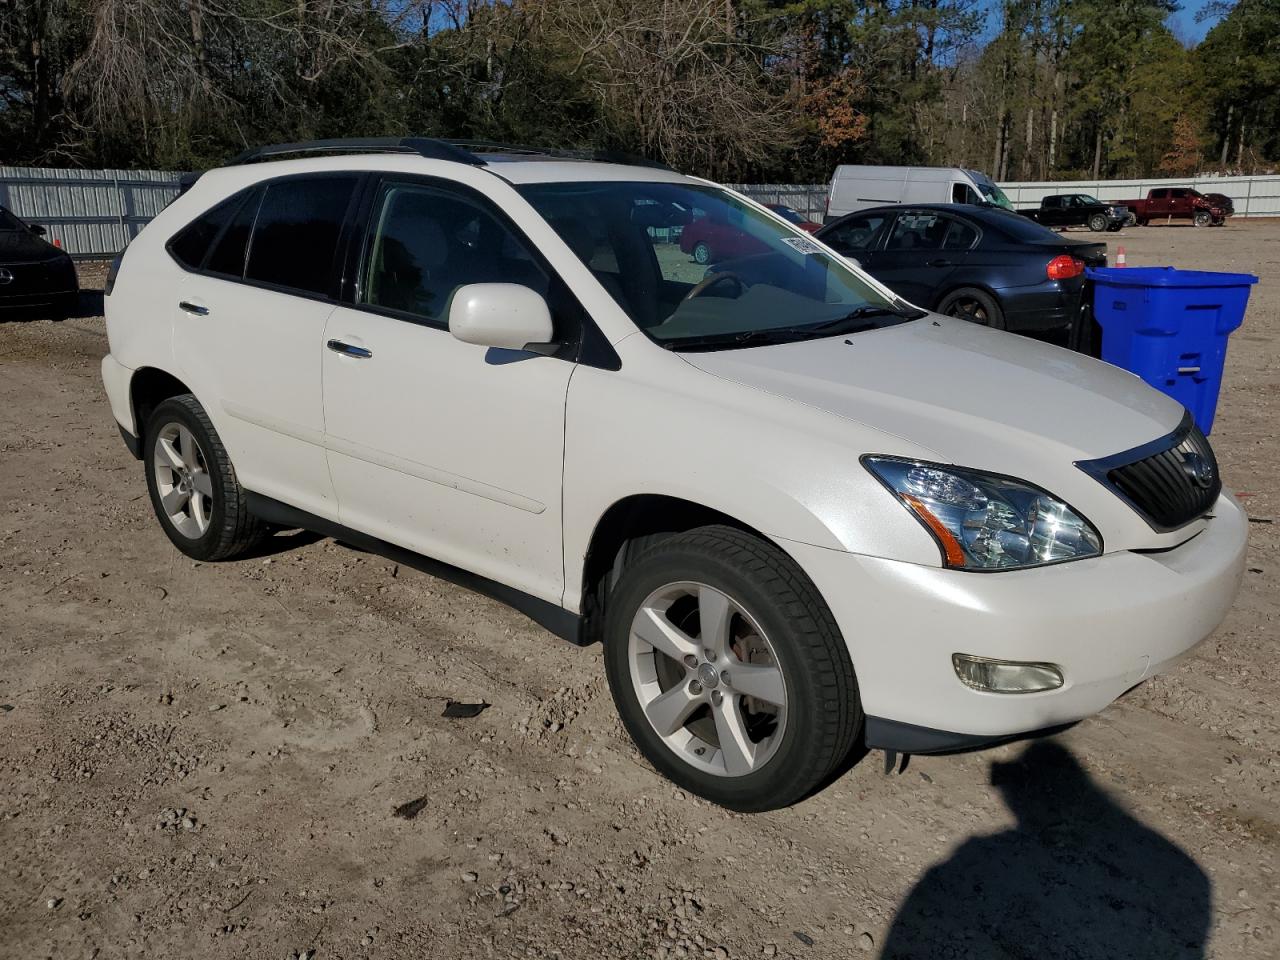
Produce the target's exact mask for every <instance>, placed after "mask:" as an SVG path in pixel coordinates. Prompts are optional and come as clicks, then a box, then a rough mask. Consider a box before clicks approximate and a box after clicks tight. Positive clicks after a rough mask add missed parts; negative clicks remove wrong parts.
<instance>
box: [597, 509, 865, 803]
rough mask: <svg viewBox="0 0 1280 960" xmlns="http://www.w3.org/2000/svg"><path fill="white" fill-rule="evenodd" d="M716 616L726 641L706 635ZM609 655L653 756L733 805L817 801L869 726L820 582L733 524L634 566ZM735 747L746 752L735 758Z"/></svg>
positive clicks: (696, 789)
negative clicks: (815, 794)
mask: <svg viewBox="0 0 1280 960" xmlns="http://www.w3.org/2000/svg"><path fill="white" fill-rule="evenodd" d="M705 610H719V611H720V612H721V613H723V614H724V617H723V619H722V620H721V621H720V622H722V623H724V624H725V625H726V629H725V631H724V634H723V636H725V637H727V640H726V641H725V642H721V643H717V642H715V641H711V640H708V639H704V637H703V635H702V630H701V626H700V622H701V619H702V617H703V611H705ZM686 631H687V632H686ZM646 638H657V642H658V644H659V645H661V646H662V647H664V648H665V649H666V650H668V651H670V652H671V653H675V654H678V657H673V656H670V655H668V654H667V653H663V652H662V651H661V650H660V649H659V646H658V645H654V644H652V643H650V642H648V639H646ZM709 652H710V653H711V654H712V656H710V657H708V653H709ZM744 655H745V656H746V657H747V659H746V660H745V661H744V660H743V659H742V658H743V656H744ZM604 660H605V670H606V674H607V676H608V679H609V689H610V691H611V692H612V694H613V699H614V703H615V704H617V707H618V713H619V714H620V716H621V718H622V722H623V725H624V726H625V727H626V729H627V732H628V733H629V734H630V735H631V738H632V740H633V741H634V742H635V744H636V746H637V747H638V748H639V749H640V752H641V753H643V754H644V756H645V757H646V759H648V761H649V762H650V763H651V764H652V765H653V766H654V768H656V769H657V770H658V772H659V773H661V774H663V775H664V776H666V777H667V778H668V779H670V780H672V781H673V782H675V783H676V784H678V785H679V786H681V787H683V788H684V789H686V790H688V791H690V792H691V793H695V794H697V795H698V796H700V797H704V798H706V799H707V800H710V801H712V802H713V803H718V804H720V805H721V806H724V807H728V808H729V809H731V810H738V811H742V812H752V811H760V810H772V809H776V808H778V807H784V806H787V805H789V804H791V803H794V802H796V801H797V800H800V799H802V798H803V797H805V796H807V795H808V794H809V793H810V792H811V791H813V790H814V789H815V788H816V787H818V786H819V785H820V784H822V783H823V781H824V778H826V777H827V776H828V775H829V774H830V773H831V772H832V770H834V769H835V768H836V766H837V765H838V764H840V763H841V762H843V761H844V760H845V758H846V757H848V756H849V755H850V751H851V750H852V749H853V747H854V745H855V742H856V739H857V737H858V735H859V732H860V730H861V727H862V708H861V701H860V700H859V698H858V687H857V682H856V680H855V679H854V673H853V665H852V663H851V662H850V660H849V653H848V650H847V649H846V648H845V645H844V640H843V639H842V637H841V636H840V631H839V629H838V628H837V626H836V624H835V621H834V619H833V618H832V616H831V611H830V610H829V609H828V608H827V605H826V603H825V602H824V601H823V599H822V597H821V596H820V595H819V593H818V591H817V588H815V587H814V586H813V584H812V583H811V582H810V581H809V578H808V577H806V576H805V575H804V573H803V571H801V570H800V568H799V567H798V566H797V565H796V564H795V562H794V561H792V560H791V558H790V557H788V556H787V555H786V554H784V553H783V552H782V551H781V550H779V549H778V548H777V547H776V546H774V545H773V544H771V543H768V542H766V541H763V540H760V539H759V538H757V537H754V536H751V535H750V534H746V533H743V532H742V531H740V530H736V529H734V528H732V527H724V526H708V527H699V528H697V529H695V530H691V531H689V532H687V533H680V534H675V535H673V536H670V537H667V538H666V539H663V540H660V541H658V542H657V543H655V544H653V545H652V546H649V547H648V548H647V549H644V550H642V551H641V552H640V553H639V554H638V555H637V556H636V558H635V561H634V562H633V563H631V564H630V565H628V566H627V567H625V568H624V569H623V571H622V574H621V576H620V577H619V579H618V582H617V584H616V585H615V587H614V588H613V590H612V591H611V593H610V595H609V599H608V603H607V607H606V611H605V637H604ZM748 664H749V665H750V666H748ZM747 671H751V673H750V674H747ZM735 673H736V678H735ZM747 675H749V676H751V677H752V682H751V683H750V684H748V683H747V681H746V680H745V679H744V676H747ZM737 684H742V687H748V686H750V687H751V689H752V690H753V695H746V694H744V693H742V692H741V690H742V687H739V686H737ZM757 695H758V696H757ZM778 700H782V701H783V702H782V703H781V704H779V703H778V702H777V701H778ZM673 704H674V705H675V706H676V707H679V709H674V710H672V711H669V712H664V707H666V706H671V705H673ZM646 708H647V711H648V712H646ZM650 716H656V717H657V718H659V719H658V720H651V719H650ZM659 721H661V726H662V728H663V731H664V732H663V733H660V732H659ZM722 731H723V735H722ZM724 742H728V743H737V744H740V745H741V746H740V748H739V749H733V750H722V749H720V744H721V743H724Z"/></svg>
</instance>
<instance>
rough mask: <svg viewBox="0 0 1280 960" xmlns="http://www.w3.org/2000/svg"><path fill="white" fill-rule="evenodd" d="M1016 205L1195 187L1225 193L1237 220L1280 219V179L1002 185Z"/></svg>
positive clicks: (1140, 195)
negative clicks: (1059, 196)
mask: <svg viewBox="0 0 1280 960" xmlns="http://www.w3.org/2000/svg"><path fill="white" fill-rule="evenodd" d="M1000 187H1001V189H1003V190H1004V192H1005V193H1007V194H1008V195H1009V199H1010V200H1011V201H1013V205H1014V206H1015V207H1017V206H1035V205H1037V204H1039V202H1040V198H1041V197H1043V196H1046V195H1048V194H1051V193H1090V194H1093V195H1094V196H1095V197H1097V198H1098V199H1099V200H1107V201H1110V200H1137V199H1141V198H1143V197H1145V196H1146V195H1147V191H1148V190H1150V189H1151V188H1152V187H1194V188H1195V189H1197V190H1199V191H1200V192H1201V193H1223V194H1226V195H1227V196H1228V197H1230V198H1231V200H1232V202H1233V203H1234V204H1235V208H1236V213H1235V215H1236V216H1237V217H1280V176H1266V177H1193V178H1191V179H1182V180H1067V181H1059V182H1057V183H1047V182H1043V181H1028V182H1024V183H1002V184H1000Z"/></svg>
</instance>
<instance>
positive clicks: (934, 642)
mask: <svg viewBox="0 0 1280 960" xmlns="http://www.w3.org/2000/svg"><path fill="white" fill-rule="evenodd" d="M312 151H317V152H322V153H323V154H324V155H321V156H312V157H303V158H301V159H293V160H283V161H280V160H277V161H272V162H266V163H261V162H250V161H256V160H261V159H263V158H265V157H269V156H273V155H281V154H284V153H286V152H287V153H293V154H298V153H308V152H312ZM697 217H710V218H713V219H715V220H716V221H719V222H720V225H721V227H722V228H726V229H733V230H736V231H738V232H739V233H740V234H741V235H742V244H740V246H739V250H740V252H741V251H745V253H743V254H742V255H740V256H739V257H737V258H736V259H734V260H732V261H728V262H721V263H717V264H713V265H712V266H711V267H710V268H706V267H703V266H699V265H697V264H695V263H692V262H691V261H690V260H689V258H688V257H687V256H685V255H682V254H681V253H680V247H679V234H680V230H681V228H682V226H683V225H685V224H687V223H689V222H691V220H692V219H694V218H697ZM112 279H113V284H109V286H110V289H109V291H108V292H109V296H108V297H107V329H108V332H109V335H110V344H111V353H110V355H109V356H107V357H106V359H105V360H104V361H103V364H102V375H103V380H104V382H105V384H106V389H107V394H108V396H109V397H110V401H111V407H112V411H113V412H114V415H115V418H116V419H117V420H118V421H119V424H120V429H121V432H122V434H123V436H124V438H125V441H126V442H127V443H128V445H129V447H130V449H131V450H132V451H133V453H134V454H135V455H136V456H138V457H140V458H141V459H142V461H143V463H144V466H145V471H146V477H147V484H148V487H149V489H150V492H151V499H152V502H153V504H154V506H155V510H156V514H157V516H158V517H159V519H160V524H161V526H162V527H163V528H164V530H165V532H166V533H167V534H168V536H169V538H170V539H171V540H172V541H173V543H174V544H175V545H176V546H177V547H178V549H179V550H181V551H183V552H184V553H186V554H187V555H189V556H192V557H196V558H200V559H205V560H215V559H226V558H232V557H235V556H236V555H238V554H240V553H242V552H243V551H245V550H246V549H247V548H249V547H250V545H251V544H253V542H254V541H255V540H256V539H257V538H258V537H260V536H262V535H263V534H264V533H266V532H267V531H268V530H269V529H270V527H272V526H275V527H307V528H311V529H314V530H317V531H320V532H322V533H326V534H331V535H334V536H337V537H341V538H342V539H343V540H345V541H347V542H351V543H356V544H360V545H363V546H366V547H369V548H371V549H374V550H380V551H383V552H386V553H389V554H392V555H396V556H401V557H412V558H413V559H414V560H415V562H418V563H419V564H421V565H422V566H423V567H424V568H427V569H432V570H434V571H436V572H440V573H442V574H443V575H445V576H451V577H453V578H455V579H458V580H460V581H462V582H466V583H467V584H469V585H470V586H473V587H475V588H476V589H480V590H484V591H487V592H489V593H492V594H493V595H495V596H498V597H500V598H501V599H503V600H505V601H507V602H509V603H511V604H513V605H514V606H516V607H518V608H519V609H521V610H523V611H525V612H526V613H527V614H528V615H529V616H531V617H532V618H533V619H535V620H536V621H538V622H539V623H541V624H543V625H544V626H546V627H547V628H548V629H550V630H551V631H553V632H554V633H557V634H559V635H561V636H563V637H565V638H567V639H570V640H572V641H573V642H575V643H589V642H592V641H595V640H602V641H603V643H604V659H605V664H606V670H607V673H608V679H609V684H610V688H611V690H612V692H613V696H614V698H615V700H616V702H617V706H618V710H619V711H620V713H621V715H622V719H623V720H624V722H625V724H626V726H627V729H628V730H629V732H630V734H631V736H632V737H633V738H634V739H635V742H636V744H637V745H638V746H639V747H640V749H641V750H642V751H643V752H644V754H645V755H646V756H647V757H648V759H649V760H650V761H651V762H652V763H653V764H654V766H655V767H657V768H658V769H659V770H660V771H661V772H662V773H664V774H666V775H667V776H668V777H670V778H671V779H672V780H674V781H676V782H677V783H679V784H680V785H682V786H683V787H686V788H688V789H690V790H692V791H694V792H695V793H698V794H700V795H702V796H704V797H707V798H709V799H711V800H714V801H716V802H718V803H721V804H724V805H725V806H728V807H732V808H734V809H738V810H760V809H766V808H770V807H775V806H779V805H782V804H787V803H790V802H793V801H795V800H796V799H798V798H800V797H803V796H805V795H806V794H807V793H809V792H811V791H813V790H814V789H815V788H816V787H818V786H820V785H821V784H822V783H823V782H824V781H825V780H826V779H827V778H829V777H830V775H831V774H832V773H833V771H836V770H837V769H838V768H839V765H840V764H841V763H842V762H843V761H845V760H846V758H848V757H849V756H850V755H851V752H852V751H853V750H854V749H855V748H856V747H858V746H860V745H862V744H865V745H866V746H868V747H879V748H885V749H889V750H901V751H907V752H929V751H943V750H951V749H956V748H961V747H967V746H971V745H976V744H980V743H983V742H988V741H992V740H996V739H1000V738H1007V737H1010V736H1012V735H1016V734H1020V733H1024V732H1029V731H1035V730H1041V729H1044V728H1048V727H1052V726H1055V725H1060V724H1065V723H1069V722H1071V721H1075V720H1078V719H1080V718H1082V717H1085V716H1087V715H1089V714H1092V713H1094V712H1096V711H1098V710H1100V709H1102V708H1103V707H1105V706H1106V705H1107V704H1109V703H1110V702H1111V701H1112V700H1114V699H1115V698H1116V697H1118V696H1119V695H1120V694H1122V693H1123V692H1124V691H1125V690H1127V689H1129V688H1130V687H1132V686H1134V685H1135V684H1137V683H1138V682H1139V681H1141V680H1143V679H1144V678H1146V677H1150V676H1151V675H1153V674H1154V673H1155V672H1157V671H1158V670H1160V669H1162V668H1164V667H1166V666H1167V665H1168V664H1169V663H1170V662H1171V661H1173V660H1174V659H1175V658H1177V657H1178V656H1180V655H1181V654H1183V653H1185V652H1186V651H1187V650H1189V649H1190V648H1191V647H1192V646H1194V645H1195V644H1196V643H1197V642H1198V641H1200V640H1201V639H1202V638H1204V637H1205V636H1207V635H1208V634H1209V633H1210V632H1211V631H1213V629H1214V628H1215V627H1216V626H1217V624H1218V623H1219V622H1220V621H1221V620H1222V618H1223V616H1224V615H1225V613H1226V611H1227V609H1228V607H1229V606H1230V604H1231V602H1232V599H1233V597H1234V595H1235V592H1236V589H1237V586H1238V583H1239V580H1240V575H1241V570H1242V566H1243V562H1244V551H1245V538H1246V519H1245V517H1244V515H1243V513H1242V511H1241V509H1240V507H1239V506H1238V505H1237V504H1236V502H1235V501H1234V500H1233V499H1232V498H1231V497H1230V496H1228V495H1226V494H1224V493H1222V492H1221V483H1220V481H1219V479H1218V475H1217V466H1216V463H1215V462H1214V458H1213V453H1212V451H1211V450H1210V448H1209V445H1208V443H1207V442H1206V441H1205V439H1204V437H1203V436H1202V435H1201V433H1200V432H1199V431H1198V430H1197V429H1196V428H1195V426H1194V424H1193V423H1192V421H1191V420H1190V418H1189V417H1188V416H1187V414H1186V412H1185V411H1184V410H1183V408H1182V407H1181V406H1179V405H1178V404H1177V403H1175V402H1174V401H1173V400H1170V399H1169V398H1168V397H1166V396H1164V395H1163V394H1160V393H1157V392H1156V391H1155V390H1152V389H1149V388H1148V387H1146V386H1144V385H1143V384H1142V382H1141V381H1139V380H1138V379H1137V378H1135V377H1133V376H1131V375H1129V374H1128V373H1125V372H1124V371H1122V370H1119V369H1117V368H1115V367H1112V366H1108V365H1106V364H1103V363H1099V362H1097V361H1094V360H1091V359H1088V358H1087V357H1083V356H1079V355H1077V354H1073V353H1069V352H1067V351H1065V350H1061V349H1057V348H1054V347H1050V346H1046V345H1044V344H1040V343H1035V342H1032V341H1029V340H1025V339H1021V338H1019V337H1016V336H1012V335H1009V334H1005V333H1000V332H996V331H992V330H988V329H985V328H981V327H978V326H974V325H972V324H968V323H965V322H964V321H962V320H955V319H951V318H948V317H942V316H937V315H934V314H928V313H925V312H924V311H921V310H918V309H916V308H914V307H912V306H911V305H909V304H907V303H905V302H904V301H902V300H901V299H900V298H898V297H896V296H895V295H894V294H892V293H891V292H890V291H889V290H888V289H886V288H885V287H884V286H883V285H881V284H879V283H877V282H876V281H875V280H873V279H871V278H870V277H868V276H867V275H866V274H864V273H862V272H861V271H859V270H858V269H857V268H856V267H855V266H854V265H852V264H851V263H849V262H848V261H846V260H843V259H841V258H840V257H839V256H838V255H836V254H834V253H833V252H832V251H831V250H830V249H828V248H827V247H826V246H824V245H823V244H821V243H820V242H817V241H815V240H814V239H813V238H812V237H810V236H808V235H807V234H805V233H803V232H801V231H799V230H797V229H796V228H794V227H793V226H791V225H790V224H789V223H787V222H786V221H785V220H784V219H782V218H781V217H779V216H777V215H775V214H774V213H772V212H770V211H769V210H767V209H765V208H764V207H762V206H760V205H758V204H755V203H753V202H751V201H750V200H748V199H746V198H744V197H742V196H740V195H738V194H735V193H733V192H731V191H728V190H725V189H723V188H721V187H718V186H715V185H713V184H711V183H707V182H705V181H702V180H697V179H694V178H691V177H686V176H681V175H679V174H677V173H674V172H672V171H670V170H668V169H666V168H657V167H653V166H646V165H635V164H631V165H628V164H620V163H605V162H592V161H587V160H581V159H570V158H566V157H564V156H554V155H549V154H544V153H530V152H527V151H521V150H516V149H510V148H501V147H492V146H488V147H483V148H477V147H475V146H473V147H472V148H471V149H470V150H468V149H464V148H463V147H461V146H459V145H457V144H452V143H445V142H442V141H436V140H402V141H359V142H353V141H337V142H322V143H317V144H310V145H298V144H290V145H285V146H283V147H280V148H264V149H262V150H259V151H254V152H253V154H252V155H251V156H248V157H245V158H243V162H239V163H237V164H235V165H232V166H229V167H226V168H223V169H219V170H214V171H211V172H209V173H207V174H205V175H204V176H202V177H201V178H200V179H199V180H198V181H197V182H196V184H195V185H194V187H193V188H192V189H190V191H189V192H187V193H186V194H184V195H183V196H182V197H180V198H179V199H178V200H176V201H175V202H174V203H173V204H172V205H171V206H169V207H168V208H167V209H166V210H165V211H164V212H163V213H161V214H160V216H158V217H157V218H156V219H155V220H154V221H153V222H152V223H151V224H150V225H149V226H148V227H147V228H146V229H145V230H143V231H142V233H141V234H140V235H139V236H138V238H137V239H136V240H134V241H133V243H132V244H131V246H130V247H129V250H128V253H127V255H126V256H124V258H123V261H122V263H120V264H119V265H118V269H117V271H116V272H115V273H114V276H113V278H112ZM427 557H430V558H432V560H431V561H427V560H426V559H425V558H427Z"/></svg>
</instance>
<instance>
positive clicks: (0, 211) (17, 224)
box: [0, 207, 26, 230]
mask: <svg viewBox="0 0 1280 960" xmlns="http://www.w3.org/2000/svg"><path fill="white" fill-rule="evenodd" d="M24 229H26V228H25V227H23V225H22V223H21V221H19V220H18V218H17V217H15V216H14V215H13V214H12V213H10V212H9V211H8V210H6V209H5V208H4V207H0V230H24Z"/></svg>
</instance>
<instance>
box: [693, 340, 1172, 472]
mask: <svg viewBox="0 0 1280 960" xmlns="http://www.w3.org/2000/svg"><path fill="white" fill-rule="evenodd" d="M681 356H682V357H683V358H684V359H685V360H686V361H687V362H689V363H690V364H692V365H693V366H695V367H697V368H698V369H700V370H702V371H704V372H706V373H709V374H712V375H714V376H717V377H721V378H723V379H725V380H730V381H734V382H736V383H739V384H743V385H745V386H749V387H754V388H756V389H759V390H764V391H767V392H769V393H772V394H775V395H778V396H781V397H786V398H789V399H791V400H795V401H798V402H800V403H804V404H808V405H810V406H813V407H817V408H819V409H821V410H824V411H827V412H828V413H831V414H834V415H836V416H839V417H843V418H846V419H848V420H853V421H857V422H859V423H861V424H864V425H865V426H867V427H870V428H871V429H873V430H877V431H880V432H881V433H884V434H887V435H889V437H887V438H886V441H885V449H884V450H880V451H872V452H881V453H886V454H893V453H895V452H903V451H907V450H908V449H909V448H918V447H926V448H928V449H929V450H931V451H932V455H933V458H934V459H936V460H939V461H941V462H948V463H956V464H960V465H964V466H970V467H975V468H979V469H986V470H994V471H998V472H1004V473H1009V474H1012V475H1015V476H1021V477H1023V478H1025V479H1029V480H1033V481H1035V480H1036V479H1037V477H1040V478H1043V477H1045V476H1046V474H1048V475H1049V477H1050V479H1052V477H1053V476H1054V475H1055V474H1060V473H1061V469H1062V466H1063V465H1069V464H1071V463H1073V462H1075V461H1076V460H1088V459H1095V458H1097V457H1103V456H1108V455H1111V454H1115V453H1119V452H1121V451H1124V450H1129V449H1131V448H1133V447H1136V446H1139V445H1140V444H1143V443H1147V442H1149V441H1151V440H1154V439H1156V438H1158V437H1162V436H1164V435H1165V434H1167V433H1170V432H1171V431H1173V430H1174V429H1175V428H1176V427H1177V426H1178V423H1179V421H1180V420H1181V418H1182V415H1183V409H1182V406H1181V404H1179V403H1177V402H1176V401H1174V400H1172V399H1170V398H1169V397H1167V396H1165V395H1164V394H1162V393H1159V392H1157V391H1156V390H1153V389H1152V388H1150V387H1148V386H1147V385H1146V384H1145V383H1143V382H1142V381H1141V380H1140V379H1139V378H1137V377H1136V376H1133V375H1132V374H1130V373H1127V372H1126V371H1124V370H1121V369H1120V368H1118V367H1114V366H1111V365H1110V364H1106V363H1103V362H1101V361H1099V360H1094V359H1092V358H1089V357H1085V356H1082V355H1080V354H1077V353H1073V352H1071V351H1069V350H1065V349H1062V348H1060V347H1054V346H1050V345H1048V344H1044V343H1039V342H1037V341H1034V340H1028V339H1026V338H1024V337H1019V336H1014V335H1012V334H1008V333H1002V332H999V331H993V330H988V329H987V328H985V327H979V326H975V325H974V324H971V323H967V322H965V321H962V320H955V319H952V318H950V317H942V316H936V315H932V314H931V315H929V316H926V317H924V318H922V319H920V320H915V321H912V322H909V323H903V324H899V325H897V326H893V327H886V328H883V329H880V330H871V331H866V332H864V333H857V334H852V335H850V336H847V337H830V338H824V339H821V340H809V341H803V342H800V343H790V344H782V345H777V346H767V347H756V348H748V349H742V350H727V351H717V352H709V353H684V354H681ZM891 437H898V438H901V441H902V442H901V443H900V444H899V445H898V449H894V446H895V445H894V442H893V441H892V440H891V439H890V438H891Z"/></svg>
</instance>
